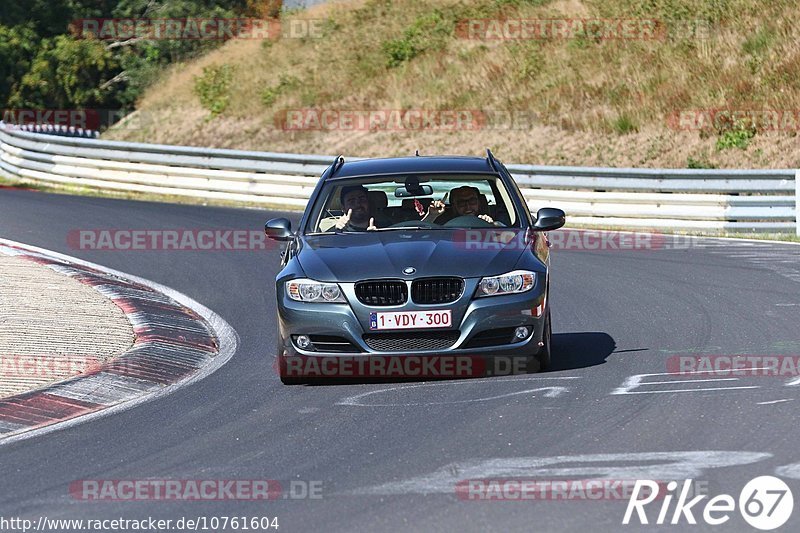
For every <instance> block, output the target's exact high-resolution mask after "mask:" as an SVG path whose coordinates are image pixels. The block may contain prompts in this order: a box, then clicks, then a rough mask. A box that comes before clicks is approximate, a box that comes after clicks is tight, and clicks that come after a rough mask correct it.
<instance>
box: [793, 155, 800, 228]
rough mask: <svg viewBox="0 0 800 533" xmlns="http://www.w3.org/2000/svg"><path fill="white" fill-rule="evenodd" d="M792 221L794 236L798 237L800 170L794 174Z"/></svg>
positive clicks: (799, 223) (799, 226) (799, 225)
mask: <svg viewBox="0 0 800 533" xmlns="http://www.w3.org/2000/svg"><path fill="white" fill-rule="evenodd" d="M794 221H795V232H796V235H797V236H798V237H800V169H798V170H797V171H795V173H794Z"/></svg>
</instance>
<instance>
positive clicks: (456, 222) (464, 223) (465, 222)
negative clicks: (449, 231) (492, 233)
mask: <svg viewBox="0 0 800 533" xmlns="http://www.w3.org/2000/svg"><path fill="white" fill-rule="evenodd" d="M444 225H445V227H454V226H455V227H459V226H460V227H466V228H494V227H496V226H495V225H494V224H492V223H491V222H486V221H485V220H483V219H482V218H478V217H477V216H475V215H462V216H460V217H456V218H454V219H451V220H448V221H447V222H445V224H444Z"/></svg>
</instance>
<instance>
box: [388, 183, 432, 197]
mask: <svg viewBox="0 0 800 533" xmlns="http://www.w3.org/2000/svg"><path fill="white" fill-rule="evenodd" d="M432 194H433V187H431V186H430V185H419V184H417V185H416V186H410V185H405V186H403V187H398V188H396V189H395V190H394V196H395V198H411V197H412V196H430V195H432Z"/></svg>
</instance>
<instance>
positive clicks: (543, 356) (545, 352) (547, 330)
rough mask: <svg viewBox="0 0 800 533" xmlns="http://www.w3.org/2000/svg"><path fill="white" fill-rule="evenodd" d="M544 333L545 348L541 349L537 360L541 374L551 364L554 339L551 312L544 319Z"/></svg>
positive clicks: (548, 311)
mask: <svg viewBox="0 0 800 533" xmlns="http://www.w3.org/2000/svg"><path fill="white" fill-rule="evenodd" d="M544 321H545V324H544V331H543V332H542V342H544V346H542V347H541V348H539V353H538V354H536V360H537V361H539V372H544V371H545V370H548V369H549V368H550V364H551V346H552V338H553V327H552V321H551V320H550V310H549V309H548V310H547V315H546V317H545V319H544Z"/></svg>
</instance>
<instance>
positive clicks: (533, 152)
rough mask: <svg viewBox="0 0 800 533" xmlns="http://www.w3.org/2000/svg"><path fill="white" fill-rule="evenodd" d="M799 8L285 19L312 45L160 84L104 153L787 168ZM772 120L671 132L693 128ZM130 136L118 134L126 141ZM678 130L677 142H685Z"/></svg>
mask: <svg viewBox="0 0 800 533" xmlns="http://www.w3.org/2000/svg"><path fill="white" fill-rule="evenodd" d="M799 12H800V7H798V5H797V4H796V2H794V1H792V0H773V1H766V0H762V1H755V0H750V1H746V0H556V1H548V0H529V1H526V0H460V1H451V0H431V1H426V2H423V1H413V0H367V1H345V2H340V3H335V4H329V5H323V6H317V7H314V8H311V9H309V10H308V11H304V12H302V13H299V14H296V15H292V17H297V18H307V19H317V20H319V19H322V23H321V27H322V31H323V32H324V37H322V38H305V39H299V38H284V39H281V40H277V41H255V40H241V41H231V42H229V43H227V44H226V45H225V46H223V47H221V48H220V49H217V50H215V51H213V52H211V53H209V54H208V55H206V56H204V57H202V58H200V59H199V60H196V61H194V62H192V63H189V64H181V65H177V66H174V67H171V68H170V70H169V71H168V72H166V73H165V74H164V75H163V77H162V79H161V80H160V81H159V82H158V83H156V84H155V85H154V86H153V87H152V88H151V89H150V90H149V91H148V92H147V93H146V94H145V96H144V97H143V98H142V99H141V101H140V102H139V103H138V106H137V107H138V109H139V111H138V113H139V115H140V116H139V118H140V119H141V120H139V121H137V120H132V121H130V123H128V124H127V127H126V125H125V124H123V125H121V126H119V127H117V128H114V129H112V130H111V131H109V132H108V133H107V134H106V137H107V138H113V139H125V140H137V141H148V142H165V143H178V144H190V145H200V146H214V147H223V148H243V149H256V150H269V151H289V152H306V153H324V154H335V153H344V154H348V155H363V156H371V155H387V154H410V153H413V150H415V149H418V148H419V149H420V151H421V152H422V153H428V154H432V153H459V154H478V153H481V151H482V149H483V148H484V147H486V146H489V147H491V148H493V149H494V150H495V151H496V153H497V154H498V155H499V156H500V157H501V158H503V159H504V160H506V161H509V162H527V163H536V164H576V165H610V166H628V165H630V166H651V167H653V166H667V167H687V166H689V167H719V168H724V167H765V168H775V167H796V166H798V165H799V164H800V149H798V137H797V136H796V135H797V130H798V129H800V124H798V123H796V122H791V121H788V122H787V120H788V119H789V118H791V117H792V116H795V115H793V114H792V113H797V111H798V110H800V29H798V27H797V25H795V24H794V23H793V21H794V20H795V18H796V15H797V14H798V13H799ZM500 17H506V18H511V19H561V18H568V19H588V18H604V19H628V20H634V21H642V20H657V21H658V22H657V27H656V35H657V36H658V38H656V39H604V38H596V37H592V36H583V37H581V36H571V37H569V38H545V39H523V40H503V39H494V40H480V39H464V38H461V36H462V35H463V32H462V31H461V27H459V26H458V22H459V21H463V20H466V19H493V18H500ZM307 108H316V109H324V110H337V109H338V110H370V109H373V110H374V109H384V110H386V109H389V110H394V109H424V110H431V109H436V110H480V111H481V112H482V113H488V114H489V115H490V116H491V117H495V118H496V117H499V116H501V115H502V113H506V112H513V113H518V114H522V116H524V117H526V120H524V121H522V123H518V124H516V125H511V126H512V127H508V125H504V124H501V123H494V122H493V124H492V125H491V126H492V127H486V125H483V127H482V128H481V129H478V130H473V131H408V130H406V131H364V130H360V131H341V130H335V131H285V130H284V129H281V128H279V127H276V119H275V117H276V116H278V117H280V116H282V113H285V110H287V109H289V110H292V109H307ZM706 109H727V110H738V111H767V110H776V111H778V112H779V113H781V115H780V116H779V119H778V120H779V122H778V124H779V125H778V128H777V129H778V130H780V131H773V128H771V127H770V126H766V127H765V126H764V124H762V123H758V124H752V123H751V122H749V121H748V120H747V119H735V120H721V121H717V122H716V123H714V124H713V126H712V127H709V128H706V129H703V130H696V129H692V130H685V129H680V128H676V127H675V124H678V123H676V122H671V121H670V120H671V119H670V117H674V116H676V114H677V116H681V115H680V113H684V115H685V114H686V113H687V112H689V111H692V110H706ZM134 123H135V124H136V126H135V127H134V126H132V124H134ZM684 126H685V124H684Z"/></svg>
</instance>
